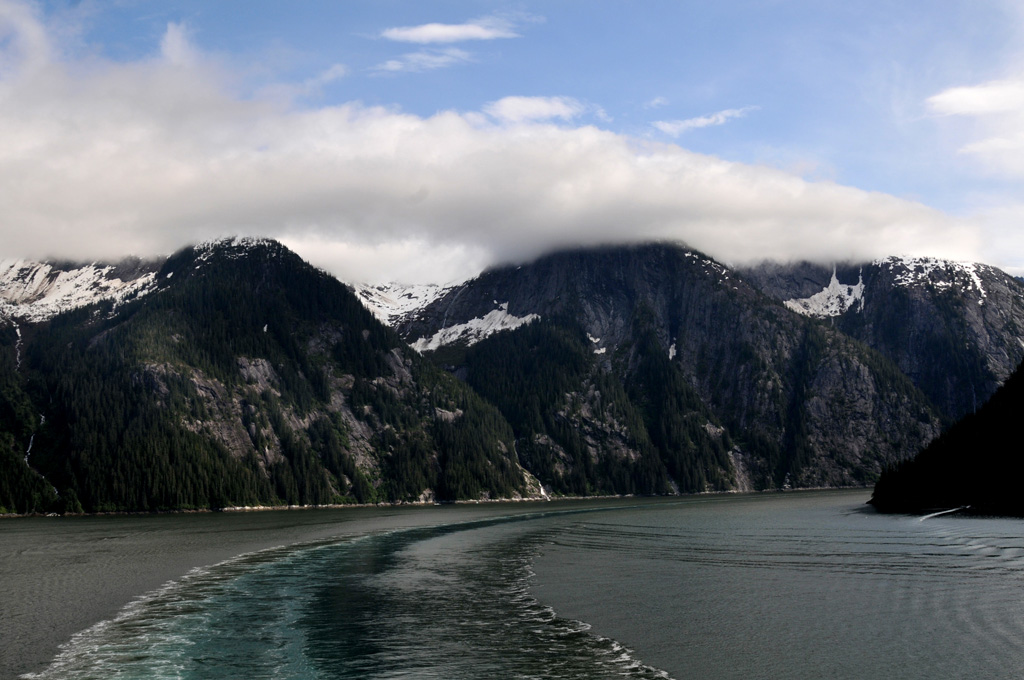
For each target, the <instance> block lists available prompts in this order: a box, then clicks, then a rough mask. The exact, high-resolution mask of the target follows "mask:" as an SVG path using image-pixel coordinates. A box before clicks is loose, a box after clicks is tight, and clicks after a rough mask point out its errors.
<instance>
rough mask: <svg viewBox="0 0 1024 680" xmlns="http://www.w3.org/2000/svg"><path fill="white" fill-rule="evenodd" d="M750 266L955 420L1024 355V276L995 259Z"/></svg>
mask: <svg viewBox="0 0 1024 680" xmlns="http://www.w3.org/2000/svg"><path fill="white" fill-rule="evenodd" d="M744 276H745V277H747V278H748V279H750V280H751V281H752V282H754V283H755V285H758V286H759V287H760V288H761V289H762V290H764V291H765V292H766V293H767V294H769V295H770V296H772V297H774V298H775V299H776V300H780V301H784V302H785V304H786V306H787V307H789V308H790V309H793V310H794V311H797V312H799V313H801V314H804V315H807V316H810V317H814V318H819V319H825V320H828V321H829V322H830V323H831V324H832V325H834V326H835V327H836V328H837V329H839V330H841V331H843V332H844V333H845V334H847V335H848V336H850V337H852V338H855V339H857V340H860V341H861V342H863V343H865V344H867V345H868V346H870V347H872V348H874V349H876V350H878V351H879V352H880V353H882V354H883V355H885V356H886V357H888V358H889V359H891V360H892V361H893V362H895V363H896V365H897V366H898V367H899V368H900V370H901V371H902V372H903V373H905V374H906V375H907V376H909V377H910V379H911V380H913V381H914V384H915V385H917V386H918V387H919V388H920V389H921V390H922V391H923V392H924V393H925V394H926V395H927V396H928V398H929V399H930V400H931V401H932V403H933V404H935V405H936V406H937V407H938V408H939V409H940V410H941V411H942V413H943V414H944V416H945V417H946V418H947V419H950V420H953V419H957V418H960V417H962V416H963V415H965V414H967V413H971V412H973V411H974V410H976V409H977V408H978V407H979V406H980V405H981V404H982V403H984V402H985V400H986V399H988V398H989V396H991V394H992V393H993V392H994V391H995V389H996V388H997V387H998V386H999V384H1001V383H1002V381H1004V380H1005V379H1006V378H1007V376H1009V375H1010V373H1011V372H1012V371H1013V370H1014V369H1015V368H1016V367H1017V365H1018V364H1019V363H1020V361H1021V360H1022V359H1024V342H1022V339H1021V338H1022V334H1024V286H1022V285H1021V283H1020V281H1019V280H1017V279H1015V278H1013V277H1011V276H1010V275H1008V274H1006V273H1005V272H1002V271H1000V270H998V269H996V268H994V267H990V266H988V265H983V264H975V263H963V262H949V261H945V260H935V259H927V258H896V257H890V258H887V259H884V260H878V261H875V262H871V263H865V264H859V265H849V264H847V265H839V266H836V267H834V268H833V267H824V266H820V265H813V264H809V263H799V264H792V265H780V264H773V263H768V264H763V265H761V266H759V267H755V268H752V269H750V270H746V271H744Z"/></svg>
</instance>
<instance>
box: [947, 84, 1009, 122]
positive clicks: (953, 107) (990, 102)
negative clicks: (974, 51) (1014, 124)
mask: <svg viewBox="0 0 1024 680" xmlns="http://www.w3.org/2000/svg"><path fill="white" fill-rule="evenodd" d="M927 103H928V106H929V107H930V108H931V109H932V110H933V111H935V112H936V113H939V114H942V115H947V116H950V115H955V116H980V115H986V114H991V113H1008V112H1015V111H1016V112H1019V111H1024V80H996V81H992V82H988V83H985V84H983V85H975V86H971V87H952V88H950V89H948V90H944V91H942V92H940V93H938V94H936V95H933V96H931V97H929V98H928V101H927Z"/></svg>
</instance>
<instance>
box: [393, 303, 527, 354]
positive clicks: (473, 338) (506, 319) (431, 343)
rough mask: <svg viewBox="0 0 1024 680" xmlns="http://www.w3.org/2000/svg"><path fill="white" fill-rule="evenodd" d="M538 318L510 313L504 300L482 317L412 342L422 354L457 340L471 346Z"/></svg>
mask: <svg viewBox="0 0 1024 680" xmlns="http://www.w3.org/2000/svg"><path fill="white" fill-rule="evenodd" d="M537 319H540V315H538V314H527V315H526V316H515V315H514V314H509V312H508V303H507V302H503V303H501V304H500V305H498V308H497V309H494V310H491V311H490V312H488V313H487V314H486V315H484V316H483V317H482V318H478V319H470V320H469V321H467V322H466V323H460V324H456V325H454V326H449V327H448V328H442V329H441V330H439V331H438V332H436V333H434V335H433V336H431V337H430V338H420V339H419V340H417V341H416V342H414V343H412V348H413V349H414V350H416V351H417V352H420V353H421V354H422V353H423V352H430V351H433V350H436V349H438V348H440V347H444V346H445V345H451V344H454V343H457V342H458V343H464V344H465V345H467V346H469V345H473V344H475V343H477V342H480V341H481V340H483V339H484V338H486V337H488V336H491V335H494V334H495V333H497V332H498V331H506V330H512V329H514V328H519V327H520V326H523V325H525V324H528V323H530V322H531V321H535V320H537Z"/></svg>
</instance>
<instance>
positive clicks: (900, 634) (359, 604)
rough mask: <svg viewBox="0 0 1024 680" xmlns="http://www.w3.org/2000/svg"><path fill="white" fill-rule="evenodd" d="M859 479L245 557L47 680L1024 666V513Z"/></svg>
mask: <svg viewBox="0 0 1024 680" xmlns="http://www.w3.org/2000/svg"><path fill="white" fill-rule="evenodd" d="M863 500H864V494H863V493H859V494H849V493H817V494H787V495H778V496H740V497H736V496H733V497H701V498H695V499H684V500H681V501H662V502H649V501H644V502H630V501H621V502H618V503H614V504H612V505H611V507H603V508H601V507H598V508H592V507H588V506H578V507H575V508H572V507H570V508H566V507H565V506H560V509H557V510H554V511H552V510H551V506H538V509H537V510H536V511H531V512H525V513H523V512H520V513H519V514H516V515H509V516H507V517H490V518H479V517H473V518H470V519H465V518H466V517H467V516H466V515H465V514H463V515H461V516H460V514H459V513H458V512H455V513H453V514H450V515H448V516H446V519H445V521H444V523H442V524H440V525H437V526H426V527H409V528H401V529H396V530H387V531H373V532H371V533H368V534H363V535H358V534H353V535H348V536H346V537H344V538H330V539H319V540H314V541H310V542H308V543H305V544H302V545H298V546H289V547H282V548H275V549H271V550H265V551H258V552H255V553H250V554H246V555H243V556H240V557H237V558H234V559H232V560H229V561H227V562H224V563H221V564H219V565H216V566H214V567H211V568H205V569H199V570H194V571H193V572H191V573H190V574H189V575H188V576H186V577H185V578H183V579H179V580H177V581H175V582H172V583H170V584H168V585H166V586H165V587H163V588H161V589H160V590H158V591H156V592H152V593H150V594H149V595H147V596H145V597H143V598H140V599H138V600H136V601H135V602H133V603H132V604H131V605H129V606H128V607H126V608H125V609H123V610H122V611H121V612H120V614H119V615H118V616H117V617H116V618H114V619H112V620H108V621H106V622H104V623H101V624H99V625H96V626H93V627H92V628H90V629H88V630H86V631H83V632H81V633H79V634H78V635H76V636H75V637H74V638H73V639H72V640H71V641H70V642H69V643H68V644H67V645H66V646H65V647H64V649H63V651H62V652H61V654H60V655H59V656H58V658H57V659H56V660H55V661H54V662H53V663H52V664H51V666H50V667H49V668H48V669H46V670H44V671H42V672H40V673H37V674H35V675H33V676H32V677H38V678H238V677H246V678H446V679H458V678H587V679H590V678H623V677H625V678H665V677H672V678H679V679H682V678H733V677H735V678H739V677H743V678H751V677H753V678H758V677H764V678H823V677H836V678H846V677H848V678H864V677H900V678H918V677H919V678H934V677H968V676H976V677H986V678H1011V677H1013V678H1019V677H1020V675H1021V671H1022V670H1024V588H1022V585H1024V583H1022V577H1024V525H1022V524H1021V523H1020V522H1018V521H1014V520H980V519H964V518H957V517H936V518H932V519H929V520H927V521H926V522H919V521H917V519H916V518H908V517H887V516H880V515H875V514H871V513H865V512H863V511H862V510H861V505H862V503H863Z"/></svg>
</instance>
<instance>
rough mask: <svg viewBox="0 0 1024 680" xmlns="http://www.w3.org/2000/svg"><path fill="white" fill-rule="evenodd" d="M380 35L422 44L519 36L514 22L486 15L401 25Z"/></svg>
mask: <svg viewBox="0 0 1024 680" xmlns="http://www.w3.org/2000/svg"><path fill="white" fill-rule="evenodd" d="M380 35H381V37H382V38H387V39H388V40H395V41H398V42H411V43H418V44H421V45H427V44H432V43H453V42H463V41H465V40H496V39H499V38H518V37H519V34H518V33H516V32H515V27H514V26H513V25H512V23H511V22H510V21H508V20H507V19H502V18H499V17H484V18H482V19H476V20H474V21H468V22H466V23H464V24H436V23H434V24H423V25H421V26H401V27H395V28H388V29H385V30H383V31H381V34H380Z"/></svg>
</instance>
